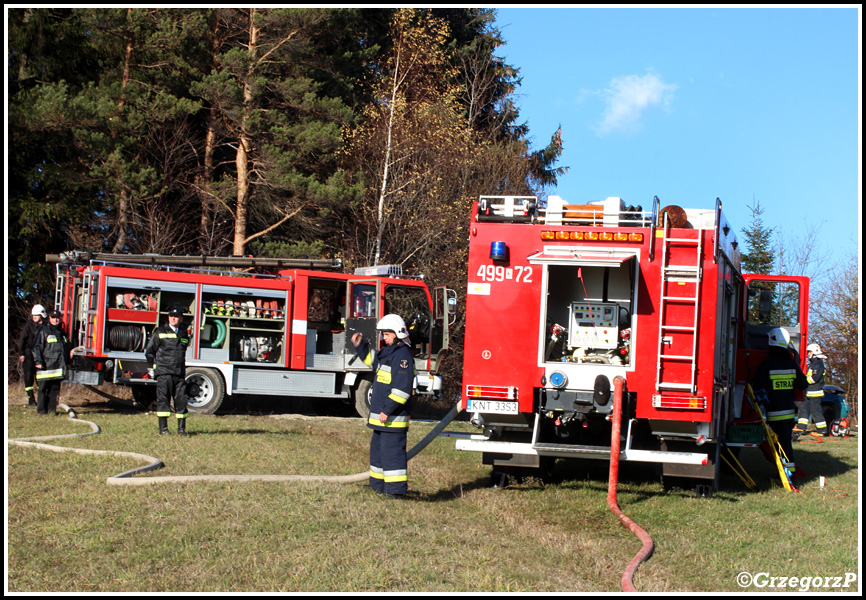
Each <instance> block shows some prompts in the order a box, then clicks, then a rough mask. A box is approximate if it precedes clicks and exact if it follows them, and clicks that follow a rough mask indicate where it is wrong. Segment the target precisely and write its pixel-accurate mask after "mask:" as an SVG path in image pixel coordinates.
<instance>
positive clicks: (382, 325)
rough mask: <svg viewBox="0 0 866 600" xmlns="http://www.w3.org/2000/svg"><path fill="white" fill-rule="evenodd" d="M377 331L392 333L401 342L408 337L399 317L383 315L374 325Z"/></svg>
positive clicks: (407, 331) (407, 332) (404, 324)
mask: <svg viewBox="0 0 866 600" xmlns="http://www.w3.org/2000/svg"><path fill="white" fill-rule="evenodd" d="M376 330H377V331H393V332H394V333H396V334H397V337H398V338H400V339H401V340H405V339H406V338H408V337H409V330H408V329H406V323H405V322H404V321H403V317H401V316H400V315H385V316H384V317H382V318H381V319H379V322H378V323H376Z"/></svg>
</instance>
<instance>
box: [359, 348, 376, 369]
mask: <svg viewBox="0 0 866 600" xmlns="http://www.w3.org/2000/svg"><path fill="white" fill-rule="evenodd" d="M361 362H363V363H364V364H365V365H367V366H368V367H371V366H373V352H372V351H371V352H367V356H365V357H364V360H362V361H361Z"/></svg>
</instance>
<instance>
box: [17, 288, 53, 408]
mask: <svg viewBox="0 0 866 600" xmlns="http://www.w3.org/2000/svg"><path fill="white" fill-rule="evenodd" d="M47 318H48V315H47V314H45V308H44V307H43V306H42V305H41V304H37V305H36V306H34V307H33V309H32V310H31V311H30V320H29V321H27V323H25V324H24V329H22V330H21V337H20V338H18V362H20V363H21V370H22V375H21V376H22V379H23V381H24V391H25V392H26V393H27V399H28V402H27V403H28V404H29V405H30V406H36V398H35V397H34V394H33V390H34V383H35V381H36V365H35V363H34V362H33V340H34V338H35V337H36V334H37V333H38V332H39V329H40V328H41V327H42V322H43V321H44V320H45V319H47Z"/></svg>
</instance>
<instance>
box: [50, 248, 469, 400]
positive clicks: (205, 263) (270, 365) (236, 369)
mask: <svg viewBox="0 0 866 600" xmlns="http://www.w3.org/2000/svg"><path fill="white" fill-rule="evenodd" d="M46 260H47V261H49V262H56V263H57V289H56V298H55V307H56V308H57V309H59V310H61V311H63V314H64V326H65V327H66V329H67V334H68V335H69V338H70V340H72V341H73V344H75V345H77V349H76V351H75V354H76V357H75V361H74V366H75V370H74V372H73V375H72V380H73V381H76V382H79V383H84V384H90V385H99V384H101V383H102V382H104V381H109V382H113V383H116V384H123V385H130V386H131V389H132V392H133V397H134V398H135V399H136V400H138V401H139V402H141V403H142V404H149V403H150V401H151V400H152V399H153V398H155V389H156V386H155V382H154V381H153V380H151V379H149V378H148V376H147V367H148V366H149V365H147V364H146V360H145V356H144V349H145V346H146V344H147V340H148V338H149V336H150V335H151V334H152V332H153V329H154V328H155V327H156V326H157V325H158V324H160V323H162V322H163V321H165V320H166V317H167V313H168V310H169V309H170V308H172V307H173V306H180V307H182V309H183V312H184V315H185V318H184V323H185V325H186V326H187V327H189V329H190V332H191V333H192V336H193V342H192V343H191V344H190V346H189V348H188V350H187V357H186V358H187V360H186V363H187V393H188V394H189V395H190V404H189V410H190V412H198V413H213V412H215V411H216V410H217V409H218V408H219V407H220V405H221V404H222V403H223V400H224V399H225V397H226V396H230V395H234V394H245V395H253V396H303V397H309V398H315V399H329V398H339V399H343V400H344V401H346V402H347V403H349V404H354V406H355V407H356V410H357V411H358V413H359V414H361V415H362V416H365V417H366V416H367V414H368V408H369V393H370V390H371V387H372V379H371V377H372V373H371V371H370V368H369V367H367V366H366V365H364V364H363V363H362V362H361V361H360V360H355V352H354V347H353V346H352V344H351V342H350V337H351V335H352V334H353V333H354V332H355V331H360V332H362V333H363V334H364V335H365V336H366V337H367V339H376V337H377V334H376V330H375V326H376V321H377V320H378V319H379V318H380V317H381V316H383V315H385V314H387V313H396V314H399V315H401V316H402V317H403V318H404V320H405V321H406V324H407V326H408V327H409V331H410V342H411V344H412V347H413V350H414V352H415V355H416V357H415V368H416V373H417V377H416V388H417V389H416V391H417V393H419V394H434V393H437V392H438V391H439V390H440V389H441V379H440V378H439V377H438V376H437V375H436V373H437V370H438V367H439V361H440V359H441V357H442V354H443V353H444V352H445V351H446V350H447V349H448V327H449V324H450V322H449V321H450V320H451V319H452V318H453V314H454V312H455V310H456V297H455V294H454V292H453V291H452V290H448V289H446V288H444V287H440V288H436V289H435V290H433V295H432V296H431V293H430V290H429V289H428V288H427V286H426V285H425V284H424V283H423V282H422V281H421V280H420V279H419V278H404V277H402V276H401V273H400V271H401V269H400V268H399V267H396V266H388V265H384V266H379V267H370V268H362V269H357V270H356V272H355V275H354V276H353V275H348V274H343V273H340V272H339V271H340V270H341V268H342V263H341V261H339V260H336V261H331V260H305V259H297V260H292V259H267V258H265V259H261V258H248V257H224V258H217V257H194V256H161V255H149V254H144V255H132V254H86V253H78V252H71V253H64V254H61V255H49V256H46ZM260 271H268V272H269V274H268V273H262V272H260Z"/></svg>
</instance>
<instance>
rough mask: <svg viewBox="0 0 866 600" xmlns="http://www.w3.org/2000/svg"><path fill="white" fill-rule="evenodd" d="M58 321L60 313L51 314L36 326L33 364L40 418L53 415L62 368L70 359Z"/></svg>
mask: <svg viewBox="0 0 866 600" xmlns="http://www.w3.org/2000/svg"><path fill="white" fill-rule="evenodd" d="M62 318H63V315H62V314H61V313H60V311H57V310H53V311H51V314H50V315H48V323H43V324H42V325H41V326H40V328H39V331H38V332H37V334H36V337H35V338H34V340H33V363H34V364H35V366H36V381H37V382H39V394H38V396H37V399H36V412H37V413H39V414H40V415H48V414H52V415H53V414H57V398H58V397H59V396H60V384H62V383H63V380H64V379H65V378H66V370H67V367H66V366H67V363H68V362H69V360H70V359H71V358H72V356H71V349H70V347H69V340H68V339H67V338H66V334H65V333H63V330H62V329H61V328H60V320H61V319H62Z"/></svg>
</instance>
